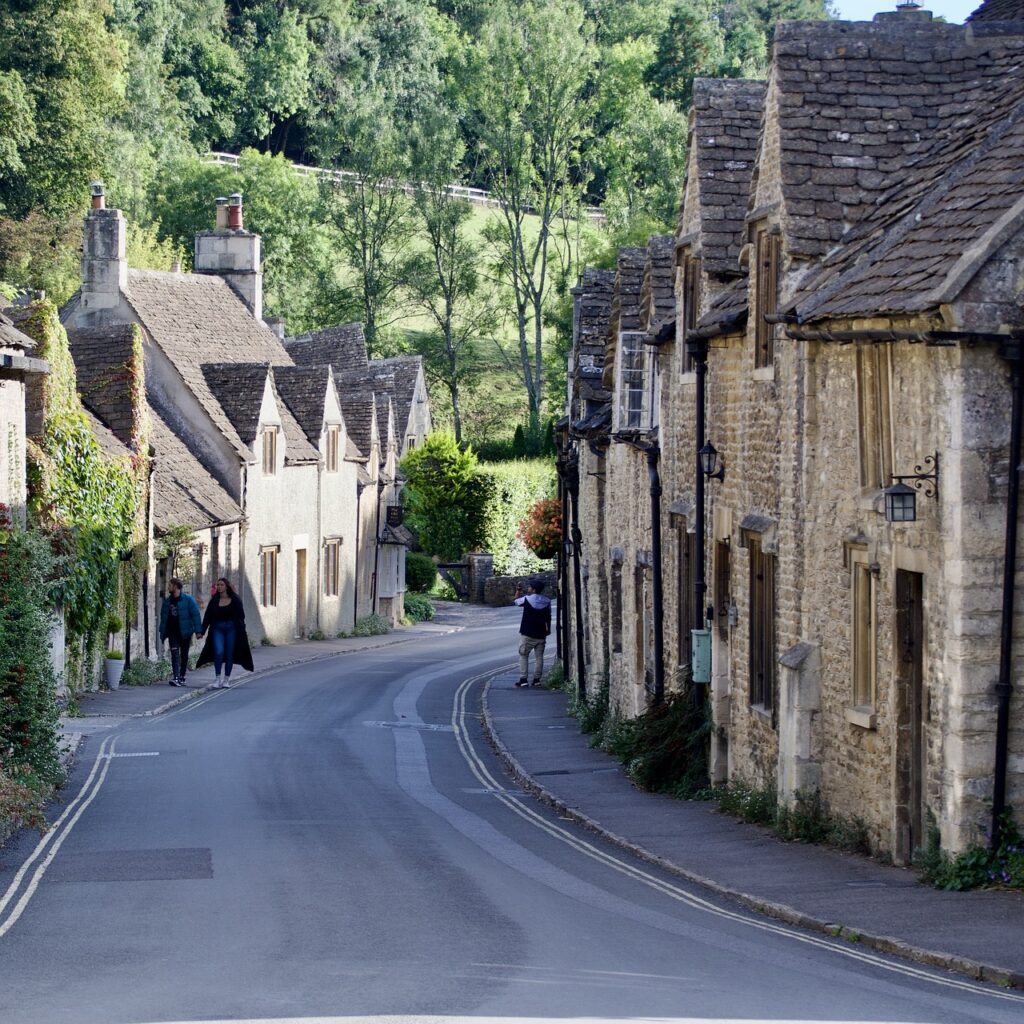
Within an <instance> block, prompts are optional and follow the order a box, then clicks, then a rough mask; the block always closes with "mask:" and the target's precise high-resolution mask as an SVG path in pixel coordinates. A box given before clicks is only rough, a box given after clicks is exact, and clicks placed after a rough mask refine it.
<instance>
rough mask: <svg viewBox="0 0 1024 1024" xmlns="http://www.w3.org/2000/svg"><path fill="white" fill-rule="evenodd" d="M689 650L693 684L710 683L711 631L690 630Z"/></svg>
mask: <svg viewBox="0 0 1024 1024" xmlns="http://www.w3.org/2000/svg"><path fill="white" fill-rule="evenodd" d="M690 649H691V650H692V651H693V654H692V655H691V657H690V668H691V669H692V670H693V681H694V682H695V683H710V682H711V630H710V629H691V630H690Z"/></svg>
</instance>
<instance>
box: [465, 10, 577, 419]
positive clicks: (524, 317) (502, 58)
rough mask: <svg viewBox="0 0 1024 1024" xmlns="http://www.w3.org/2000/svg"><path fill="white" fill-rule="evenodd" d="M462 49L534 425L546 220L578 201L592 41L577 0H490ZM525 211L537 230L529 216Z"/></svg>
mask: <svg viewBox="0 0 1024 1024" xmlns="http://www.w3.org/2000/svg"><path fill="white" fill-rule="evenodd" d="M469 59H470V78H469V83H468V87H469V99H470V104H471V110H472V122H473V123H472V127H473V131H474V134H475V136H476V138H477V140H478V146H479V156H480V159H481V162H482V165H483V167H484V170H485V174H486V177H487V184H488V188H489V189H490V191H491V192H492V193H493V194H494V196H495V197H496V198H497V199H498V200H499V202H500V204H501V206H500V216H499V217H498V218H497V220H496V222H495V226H494V229H493V230H492V232H491V234H490V238H491V240H492V242H493V243H494V245H495V249H496V252H497V257H498V262H499V267H500V270H501V272H502V275H503V276H504V278H505V280H506V281H507V282H508V284H509V287H510V288H511V291H512V296H513V300H514V305H515V315H516V322H517V328H518V340H519V366H520V371H521V374H522V381H523V384H524V386H525V388H526V393H527V401H528V407H529V418H530V427H531V431H532V432H533V433H534V434H535V435H536V434H537V433H539V425H540V410H541V402H542V398H543V386H544V344H543V341H544V338H543V331H544V311H545V300H546V297H547V289H548V285H549V283H550V279H549V259H550V256H551V248H552V228H553V225H554V224H555V222H556V219H557V218H558V217H559V215H560V214H561V213H562V211H563V208H565V207H569V208H575V207H577V206H578V205H579V199H580V193H581V182H580V181H579V179H578V175H576V172H577V171H578V166H577V157H578V154H579V148H580V146H581V144H582V142H583V141H584V139H585V138H586V137H587V135H588V133H589V132H590V128H591V103H590V101H589V100H588V98H587V84H588V82H589V80H590V76H591V72H592V68H593V65H594V60H595V50H594V46H593V43H592V41H591V40H590V38H589V37H588V29H587V24H586V22H585V19H584V15H583V9H582V7H581V6H580V5H579V3H577V2H575V0H535V2H526V3H521V4H515V5H514V6H512V5H510V4H508V3H502V4H499V5H497V6H496V7H495V9H494V11H493V13H492V15H491V17H490V19H489V20H488V21H487V23H486V24H485V25H484V27H483V29H482V31H481V35H480V38H479V40H478V41H477V42H476V44H475V45H474V46H473V47H472V50H471V53H470V58H469ZM574 175H576V176H574ZM531 215H533V216H535V217H536V221H535V230H534V225H530V226H529V227H528V226H527V218H528V217H530V216H531ZM531 328H532V338H531V337H530V336H529V332H530V330H531Z"/></svg>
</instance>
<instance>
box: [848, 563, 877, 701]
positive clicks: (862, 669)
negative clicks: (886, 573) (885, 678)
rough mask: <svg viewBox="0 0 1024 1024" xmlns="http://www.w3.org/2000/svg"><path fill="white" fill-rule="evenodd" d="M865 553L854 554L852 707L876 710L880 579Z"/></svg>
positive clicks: (852, 574)
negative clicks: (877, 619)
mask: <svg viewBox="0 0 1024 1024" xmlns="http://www.w3.org/2000/svg"><path fill="white" fill-rule="evenodd" d="M867 559H868V556H867V552H866V551H851V558H850V576H851V578H850V592H851V605H852V614H853V623H852V626H853V628H852V631H851V632H852V638H853V658H852V659H851V661H852V663H853V665H852V668H853V704H854V707H857V708H874V706H875V694H876V686H877V669H878V630H877V626H876V610H877V607H878V594H877V576H876V575H875V573H874V572H872V571H871V570H872V567H871V565H870V564H869V562H868V560H867Z"/></svg>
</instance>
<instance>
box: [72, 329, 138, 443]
mask: <svg viewBox="0 0 1024 1024" xmlns="http://www.w3.org/2000/svg"><path fill="white" fill-rule="evenodd" d="M134 335H135V326H134V324H117V325H115V326H111V327H88V328H70V329H68V331H67V336H68V345H69V347H70V349H71V358H72V359H73V360H74V363H75V374H76V376H77V378H78V393H79V395H80V396H81V399H82V402H83V404H84V405H86V406H87V407H88V409H89V410H90V411H91V412H93V413H95V414H96V415H98V416H99V417H100V419H101V420H102V421H103V423H104V424H106V426H107V427H109V428H110V429H111V430H112V431H113V432H114V433H115V434H116V435H117V437H118V438H119V439H120V440H121V441H122V442H123V443H124V444H126V445H130V444H131V443H132V437H133V434H134V433H135V431H136V424H135V416H134V412H133V409H132V392H131V384H132V377H133V373H132V368H131V361H132V357H133V349H134Z"/></svg>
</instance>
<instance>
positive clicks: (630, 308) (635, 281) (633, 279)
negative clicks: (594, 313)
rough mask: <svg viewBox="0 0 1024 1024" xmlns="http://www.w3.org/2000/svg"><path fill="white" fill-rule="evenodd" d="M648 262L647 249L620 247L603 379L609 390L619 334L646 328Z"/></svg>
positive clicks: (612, 382) (612, 381)
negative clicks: (643, 299) (644, 308)
mask: <svg viewBox="0 0 1024 1024" xmlns="http://www.w3.org/2000/svg"><path fill="white" fill-rule="evenodd" d="M646 262H647V249H646V248H644V249H638V248H633V247H626V248H622V249H620V250H619V256H618V260H617V263H616V270H615V291H614V293H613V295H612V310H611V318H610V320H609V325H608V338H607V349H606V352H605V360H604V375H603V380H604V384H605V386H606V387H607V388H609V389H610V388H612V387H614V385H615V382H614V380H613V379H612V376H613V374H614V372H615V350H616V348H617V347H618V344H619V334H620V333H621V332H622V331H642V330H644V323H643V320H642V319H641V316H640V296H641V293H642V292H643V283H644V264H645V263H646Z"/></svg>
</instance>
